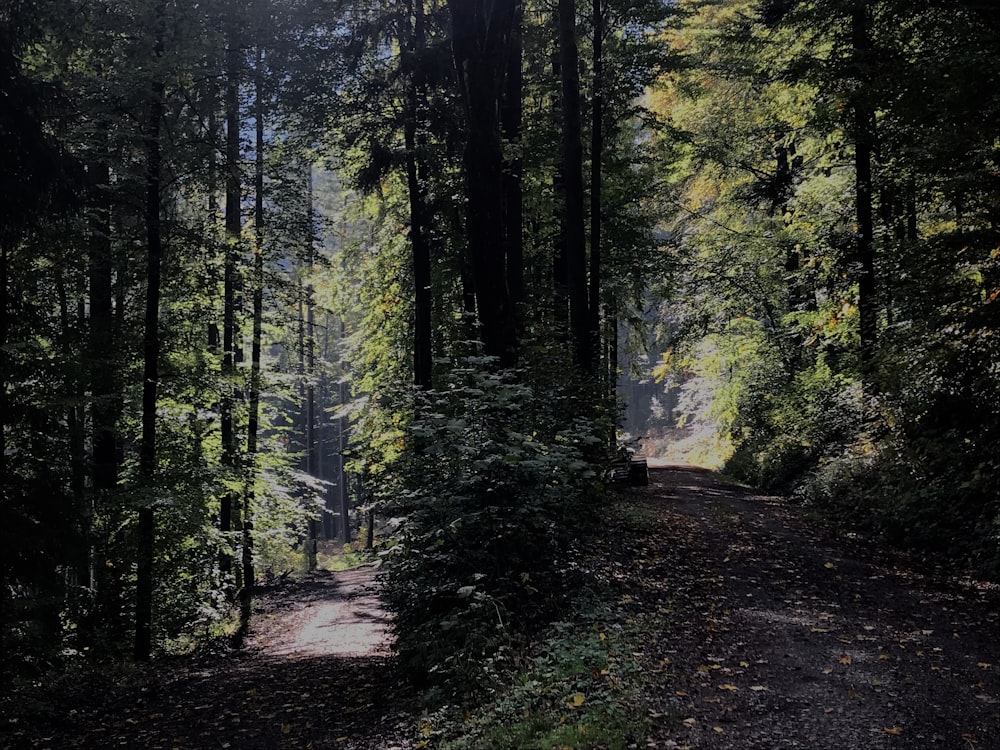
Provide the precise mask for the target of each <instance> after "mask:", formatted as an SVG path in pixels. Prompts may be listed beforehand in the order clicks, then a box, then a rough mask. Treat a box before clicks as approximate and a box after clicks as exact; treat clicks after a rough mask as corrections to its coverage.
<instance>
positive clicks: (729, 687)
mask: <svg viewBox="0 0 1000 750" xmlns="http://www.w3.org/2000/svg"><path fill="white" fill-rule="evenodd" d="M719 690H732V691H736V690H739V688H738V687H736V686H735V685H731V684H730V683H728V682H726V683H723V684H722V685H719Z"/></svg>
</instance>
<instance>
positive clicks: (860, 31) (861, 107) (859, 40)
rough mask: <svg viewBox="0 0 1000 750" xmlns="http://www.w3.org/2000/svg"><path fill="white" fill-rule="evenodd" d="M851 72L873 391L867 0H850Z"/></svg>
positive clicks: (862, 286)
mask: <svg viewBox="0 0 1000 750" xmlns="http://www.w3.org/2000/svg"><path fill="white" fill-rule="evenodd" d="M851 30H852V39H853V45H854V65H855V75H856V76H857V78H858V88H857V91H856V93H855V95H854V107H853V109H854V152H855V153H854V159H855V193H856V202H857V205H856V212H857V222H858V234H857V249H856V258H857V263H858V266H859V269H860V270H859V273H858V314H859V316H860V331H861V346H860V359H861V377H862V381H863V382H864V385H865V388H866V389H868V390H870V391H871V390H874V389H875V387H876V384H875V382H874V378H875V351H876V346H877V343H878V341H877V337H878V308H877V300H876V283H875V227H874V213H873V207H872V203H873V201H872V187H873V186H872V152H873V151H874V146H875V116H874V112H873V109H872V105H871V102H870V97H871V86H870V83H871V80H872V74H871V70H870V65H871V34H870V29H869V13H868V0H854V6H853V11H852V18H851Z"/></svg>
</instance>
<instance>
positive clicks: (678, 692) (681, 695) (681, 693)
mask: <svg viewBox="0 0 1000 750" xmlns="http://www.w3.org/2000/svg"><path fill="white" fill-rule="evenodd" d="M674 695H677V696H680V697H681V698H687V693H685V692H684V691H683V690H678V691H677V692H675V693H674Z"/></svg>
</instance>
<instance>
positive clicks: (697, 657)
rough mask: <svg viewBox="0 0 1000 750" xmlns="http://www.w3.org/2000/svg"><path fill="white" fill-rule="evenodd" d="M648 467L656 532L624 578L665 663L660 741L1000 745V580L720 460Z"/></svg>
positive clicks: (653, 649)
mask: <svg viewBox="0 0 1000 750" xmlns="http://www.w3.org/2000/svg"><path fill="white" fill-rule="evenodd" d="M651 474H652V486H651V487H650V488H649V490H648V491H647V494H646V496H645V497H644V498H642V500H641V502H644V503H645V504H647V505H648V506H649V507H650V508H651V510H652V511H653V513H654V514H655V516H656V518H657V521H656V523H655V525H654V528H655V527H659V532H658V533H655V534H653V535H651V536H650V537H649V538H647V539H645V540H642V541H640V542H639V543H638V544H637V545H636V546H634V547H632V548H631V549H630V550H629V553H628V557H631V558H632V561H633V562H632V563H631V564H632V566H633V567H632V571H631V574H630V575H629V576H628V578H627V579H626V581H627V583H626V587H627V590H628V593H629V594H630V596H631V597H632V600H633V603H632V604H630V605H629V606H631V607H634V609H635V611H636V615H637V616H640V615H644V620H645V622H646V623H647V625H646V627H648V628H649V637H648V639H647V642H648V643H649V644H650V645H649V647H648V648H647V649H645V654H644V657H643V658H644V663H645V665H646V668H647V669H648V670H649V673H650V675H651V677H652V676H653V675H658V676H657V677H653V679H651V687H653V688H654V689H652V690H650V691H649V692H648V693H647V695H649V696H650V706H649V710H650V712H651V714H650V715H651V718H652V720H653V726H652V732H651V737H650V739H649V740H648V744H647V747H649V748H680V747H690V748H712V749H718V750H722V749H724V748H734V749H738V750H758V749H759V750H764V749H765V748H766V749H767V750H786V749H787V750H791V749H792V748H808V749H809V750H826V749H829V750H843V749H844V748H852V750H874V749H876V748H896V749H900V748H908V749H912V750H917V749H918V748H919V749H921V750H923V749H926V748H947V749H948V750H959V749H964V750H990V749H993V748H1000V592H998V590H997V587H996V586H990V585H986V584H983V583H980V582H976V581H973V580H967V579H960V578H955V577H948V576H945V575H943V574H940V573H938V574H935V573H934V569H933V567H932V566H930V565H928V564H926V563H925V562H923V561H915V560H908V559H905V558H904V557H902V556H900V555H899V554H897V553H894V552H889V551H887V550H884V549H881V548H880V547H879V546H877V545H872V544H867V543H863V542H862V541H861V540H851V539H843V538H835V537H834V536H833V535H831V534H829V533H827V532H826V531H825V530H824V529H823V527H822V525H820V524H817V523H815V522H811V521H808V520H805V519H803V518H802V517H801V516H800V515H799V514H796V513H795V512H793V509H790V508H789V507H788V506H787V505H786V504H785V503H784V501H782V500H780V499H778V498H770V497H762V496H757V495H754V494H752V493H749V492H747V491H744V490H742V489H739V488H736V487H733V486H731V485H727V484H724V483H723V482H721V481H720V480H719V479H718V478H717V477H715V476H714V475H712V474H710V473H708V472H703V471H697V470H690V469H684V470H680V469H664V470H659V471H654V472H651ZM654 613H659V615H658V616H656V615H655V614H654Z"/></svg>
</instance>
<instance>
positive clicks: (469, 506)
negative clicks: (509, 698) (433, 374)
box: [376, 359, 600, 690]
mask: <svg viewBox="0 0 1000 750" xmlns="http://www.w3.org/2000/svg"><path fill="white" fill-rule="evenodd" d="M487 364H489V363H487V362H485V361H483V360H476V359H473V360H469V361H468V362H466V363H464V365H463V366H462V367H457V368H454V369H452V370H451V371H450V372H449V373H448V376H447V378H446V384H445V386H444V387H442V388H440V389H439V390H436V391H431V392H426V393H419V394H417V396H416V410H415V414H416V416H415V417H414V419H413V421H412V423H411V424H410V426H409V430H408V433H407V434H406V437H405V441H406V443H407V446H406V448H407V449H406V450H403V451H402V452H401V453H400V456H399V458H398V460H397V461H395V462H394V464H393V465H392V466H390V467H389V468H388V471H387V472H386V474H385V475H384V479H383V481H382V482H381V483H380V485H379V487H378V488H377V490H376V491H377V493H378V495H379V497H380V500H381V502H382V505H383V509H384V511H385V512H387V513H388V514H389V515H390V516H391V518H392V524H393V525H394V526H395V527H396V535H395V540H394V543H393V544H392V545H391V546H390V547H389V548H388V549H387V550H386V551H385V552H384V553H383V579H384V582H385V585H386V586H385V591H386V601H387V604H388V606H389V608H390V610H391V611H392V612H393V613H394V615H395V619H394V630H395V635H396V646H397V649H398V651H399V655H400V659H401V662H402V664H403V665H404V666H405V667H406V668H407V669H408V670H409V671H410V672H411V674H413V675H414V676H415V677H417V678H418V680H426V681H428V682H430V683H435V684H447V685H450V686H452V687H456V688H459V687H460V688H461V689H463V690H468V689H469V688H470V686H475V685H476V684H477V683H478V680H479V676H480V670H481V667H482V665H483V664H484V663H486V661H487V660H491V659H496V658H502V656H503V654H504V653H505V652H506V649H507V647H508V645H509V644H510V643H511V641H512V640H513V639H515V638H516V637H517V636H518V635H519V634H523V633H526V632H530V631H531V630H532V629H533V628H535V627H537V626H538V625H540V624H541V623H544V622H545V621H546V618H547V617H548V616H549V614H550V613H552V612H553V611H555V609H556V608H557V607H558V606H559V604H560V602H561V601H562V600H563V596H564V594H565V592H566V591H567V590H568V588H569V586H570V583H571V578H572V571H571V570H570V569H569V566H568V565H565V564H564V563H563V561H564V560H565V553H566V550H567V548H568V546H569V545H570V544H571V543H572V540H573V539H574V537H575V533H576V531H577V530H578V529H579V528H580V525H581V523H582V522H584V521H585V519H586V518H588V516H589V510H590V508H591V507H592V503H591V502H590V500H591V498H592V497H594V489H595V488H596V486H597V484H596V482H597V480H596V477H597V472H596V471H595V470H594V469H593V467H592V465H591V463H590V462H589V461H588V460H587V458H586V455H587V453H588V451H593V450H594V449H595V448H596V447H597V446H598V445H599V444H600V440H599V439H598V437H597V436H596V435H595V434H594V433H593V427H592V421H589V420H583V419H579V418H569V417H565V416H564V415H565V414H566V413H568V410H567V411H563V409H564V408H566V404H565V403H564V400H562V399H560V398H556V397H555V396H554V395H553V394H549V393H542V392H539V391H537V390H535V389H533V388H532V387H530V386H528V385H524V384H522V383H518V382H515V381H514V378H512V377H509V375H510V374H509V373H508V374H506V375H505V374H497V373H492V372H489V371H488V370H487V368H486V365H487Z"/></svg>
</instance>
